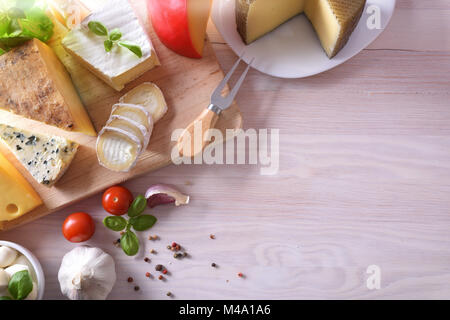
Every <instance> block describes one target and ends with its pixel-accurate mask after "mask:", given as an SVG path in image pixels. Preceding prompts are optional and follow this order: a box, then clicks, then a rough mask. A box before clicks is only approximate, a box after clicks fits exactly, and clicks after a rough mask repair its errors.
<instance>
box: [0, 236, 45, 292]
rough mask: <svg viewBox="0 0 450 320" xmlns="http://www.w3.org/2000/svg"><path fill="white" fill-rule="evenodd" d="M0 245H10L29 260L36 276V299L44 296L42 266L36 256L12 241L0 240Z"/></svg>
mask: <svg viewBox="0 0 450 320" xmlns="http://www.w3.org/2000/svg"><path fill="white" fill-rule="evenodd" d="M0 246H5V247H10V248H12V249H14V250H17V251H18V252H19V253H21V254H23V255H24V256H25V258H27V259H28V261H30V263H31V265H32V266H33V270H34V272H35V273H36V278H37V286H38V294H37V298H36V300H42V299H43V298H44V290H45V276H44V271H43V270H42V266H41V264H40V262H39V260H38V259H37V258H36V256H35V255H34V254H32V253H31V251H30V250H28V249H26V248H24V247H22V246H21V245H19V244H17V243H14V242H9V241H0Z"/></svg>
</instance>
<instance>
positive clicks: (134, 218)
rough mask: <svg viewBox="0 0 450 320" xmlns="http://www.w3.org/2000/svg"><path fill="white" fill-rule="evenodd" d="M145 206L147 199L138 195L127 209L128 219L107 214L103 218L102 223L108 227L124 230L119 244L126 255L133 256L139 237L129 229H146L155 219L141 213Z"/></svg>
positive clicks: (136, 250)
mask: <svg viewBox="0 0 450 320" xmlns="http://www.w3.org/2000/svg"><path fill="white" fill-rule="evenodd" d="M146 207H147V199H145V197H144V196H143V195H139V196H137V197H136V198H135V199H134V201H133V203H132V204H131V206H130V208H129V209H128V217H129V219H128V220H127V219H125V218H124V217H120V216H108V217H106V218H105V219H103V224H104V225H105V227H107V228H108V229H110V230H113V231H117V232H120V231H125V232H124V233H123V235H122V237H121V238H120V246H121V247H122V250H123V251H124V252H125V254H126V255H128V256H134V255H136V254H137V253H138V251H139V239H138V237H137V236H136V234H135V233H134V232H133V231H132V230H131V229H132V228H133V229H134V230H135V231H146V230H148V229H150V228H151V227H153V225H154V224H155V223H156V221H157V219H156V217H154V216H152V215H149V214H143V213H144V211H145V208H146Z"/></svg>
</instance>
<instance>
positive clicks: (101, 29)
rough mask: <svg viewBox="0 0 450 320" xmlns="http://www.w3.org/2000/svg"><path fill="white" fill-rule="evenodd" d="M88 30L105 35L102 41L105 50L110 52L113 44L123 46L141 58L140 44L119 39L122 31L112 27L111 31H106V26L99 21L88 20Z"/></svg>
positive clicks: (98, 34)
mask: <svg viewBox="0 0 450 320" xmlns="http://www.w3.org/2000/svg"><path fill="white" fill-rule="evenodd" d="M88 27H89V30H91V32H93V33H94V34H95V35H97V36H100V37H107V39H106V40H105V41H104V43H103V44H104V46H105V51H106V52H110V51H111V50H112V48H113V47H114V45H115V44H117V45H119V46H121V47H124V48H126V49H128V50H130V51H131V52H132V53H134V54H135V55H136V56H138V57H139V58H142V49H141V47H140V46H138V45H136V44H134V43H131V42H128V41H120V39H122V32H121V31H120V30H119V29H117V28H116V29H113V30H111V32H109V31H108V28H107V27H106V26H105V25H104V24H103V23H101V22H99V21H90V22H89V23H88Z"/></svg>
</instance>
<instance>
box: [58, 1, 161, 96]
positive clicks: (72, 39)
mask: <svg viewBox="0 0 450 320" xmlns="http://www.w3.org/2000/svg"><path fill="white" fill-rule="evenodd" d="M90 21H99V22H101V23H103V24H104V25H105V26H106V27H107V28H108V30H109V31H111V30H113V29H119V30H120V31H121V32H122V38H121V41H125V42H130V43H133V44H135V45H138V46H140V47H141V50H142V58H139V57H138V56H136V55H135V54H134V53H132V52H131V51H130V50H128V49H126V48H123V47H121V46H119V45H114V46H113V48H112V50H111V51H110V52H106V51H105V47H104V41H105V40H106V39H107V38H106V37H101V36H98V35H95V34H94V33H93V32H92V31H90V30H89V28H88V23H89V22H90ZM62 45H63V46H64V48H65V49H66V50H67V51H68V52H69V53H70V54H71V55H72V56H74V57H75V58H76V59H77V60H79V61H80V62H81V63H82V64H83V65H84V66H85V67H86V68H88V69H89V70H90V71H92V72H93V73H94V74H95V75H96V76H97V77H99V78H100V79H102V80H103V81H105V82H106V83H107V84H109V85H110V86H111V87H113V88H114V89H115V90H117V91H121V90H122V89H123V88H124V87H125V85H126V84H127V83H129V82H131V81H133V80H135V79H137V78H138V77H140V76H141V75H142V74H144V73H145V72H147V71H148V70H150V69H153V68H154V67H156V66H159V65H160V63H159V60H158V57H157V56H156V52H155V50H154V48H153V46H152V43H151V41H150V39H149V37H148V35H147V33H146V31H145V30H144V29H143V27H142V26H141V24H140V22H139V19H138V17H137V16H136V14H135V12H134V10H133V8H132V7H131V5H130V4H129V2H128V1H127V0H111V1H109V2H108V3H107V4H106V5H105V7H104V8H103V9H101V10H99V11H97V12H94V13H93V14H91V15H90V16H89V17H87V18H86V19H85V20H84V21H83V22H82V23H81V25H80V26H78V27H77V28H75V29H73V30H72V31H71V32H69V33H68V34H67V36H66V37H65V38H64V39H63V41H62Z"/></svg>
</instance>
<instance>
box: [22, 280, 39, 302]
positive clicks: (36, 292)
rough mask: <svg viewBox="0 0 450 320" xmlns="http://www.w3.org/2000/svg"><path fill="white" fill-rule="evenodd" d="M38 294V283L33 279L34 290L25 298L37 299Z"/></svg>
mask: <svg viewBox="0 0 450 320" xmlns="http://www.w3.org/2000/svg"><path fill="white" fill-rule="evenodd" d="M37 294H38V290H37V283H36V282H34V281H33V290H31V292H30V293H29V294H28V296H27V297H26V298H25V300H36V298H37Z"/></svg>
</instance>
